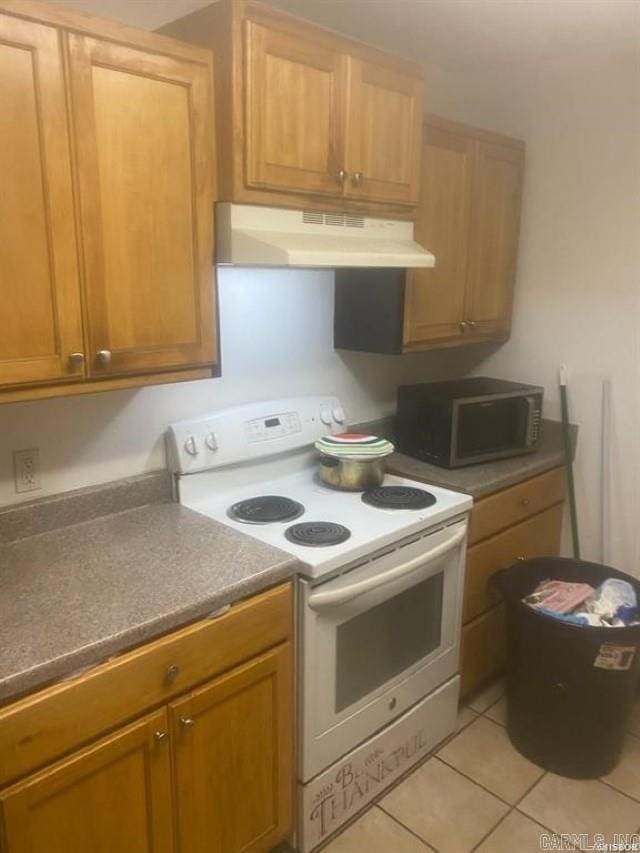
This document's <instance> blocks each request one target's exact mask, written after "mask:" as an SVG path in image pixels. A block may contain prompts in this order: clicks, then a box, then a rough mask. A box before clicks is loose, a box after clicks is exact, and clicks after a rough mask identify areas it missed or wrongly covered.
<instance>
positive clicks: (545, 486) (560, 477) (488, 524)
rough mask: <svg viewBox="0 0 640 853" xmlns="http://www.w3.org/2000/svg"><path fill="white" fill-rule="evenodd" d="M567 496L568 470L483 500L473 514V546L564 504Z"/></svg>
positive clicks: (530, 481)
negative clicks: (565, 476) (566, 479)
mask: <svg viewBox="0 0 640 853" xmlns="http://www.w3.org/2000/svg"><path fill="white" fill-rule="evenodd" d="M564 496H565V481H564V468H552V469H551V471H545V473H544V474H540V475H539V476H537V477H532V478H531V479H530V480H525V481H524V482H523V483H518V484H517V485H515V486H510V487H509V488H508V489H503V490H502V491H501V492H496V493H495V494H493V495H489V496H488V497H486V498H482V499H481V500H479V501H478V503H477V504H475V506H474V507H473V512H472V513H471V521H470V522H469V545H473V544H474V543H475V542H480V541H481V540H482V539H487V538H488V537H489V536H493V534H494V533H498V532H499V531H500V530H504V529H505V528H506V527H511V525H513V524H517V523H518V522H519V521H522V520H523V519H525V518H529V516H531V515H535V514H536V513H538V512H541V511H542V510H543V509H546V508H547V507H549V506H553V504H557V503H560V502H561V501H563V500H564Z"/></svg>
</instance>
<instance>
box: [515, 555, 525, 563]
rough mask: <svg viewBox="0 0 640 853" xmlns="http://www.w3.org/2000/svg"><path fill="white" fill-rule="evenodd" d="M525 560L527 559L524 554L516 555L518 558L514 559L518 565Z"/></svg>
mask: <svg viewBox="0 0 640 853" xmlns="http://www.w3.org/2000/svg"><path fill="white" fill-rule="evenodd" d="M526 559H527V558H526V557H525V555H524V554H518V556H517V557H516V560H517V561H518V562H519V563H524V561H525V560H526Z"/></svg>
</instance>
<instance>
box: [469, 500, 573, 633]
mask: <svg viewBox="0 0 640 853" xmlns="http://www.w3.org/2000/svg"><path fill="white" fill-rule="evenodd" d="M563 508H564V504H561V503H560V504H556V505H555V506H552V507H550V508H549V509H546V510H544V511H543V512H541V513H538V515H534V516H533V517H532V518H528V519H527V520H526V521H522V522H520V524H516V525H514V526H513V527H510V528H508V529H507V530H503V531H502V533H498V534H497V535H496V536H492V537H491V538H490V539H485V540H484V541H483V542H480V543H479V544H477V545H473V546H472V547H471V548H469V550H468V552H467V578H466V583H465V592H464V610H463V615H462V621H463V622H464V623H466V622H469V620H471V619H473V618H474V617H476V616H479V615H480V613H483V612H484V611H485V610H488V609H489V608H490V607H492V606H494V605H495V604H497V603H498V601H499V597H498V596H497V595H496V593H494V592H493V591H492V590H491V588H490V586H489V580H490V578H491V576H492V575H493V574H494V572H497V571H498V569H505V568H507V567H508V566H512V565H513V564H514V563H515V562H516V560H519V559H521V558H523V557H524V558H525V559H529V558H530V557H548V556H556V555H557V553H558V550H559V548H560V533H561V530H562V512H563Z"/></svg>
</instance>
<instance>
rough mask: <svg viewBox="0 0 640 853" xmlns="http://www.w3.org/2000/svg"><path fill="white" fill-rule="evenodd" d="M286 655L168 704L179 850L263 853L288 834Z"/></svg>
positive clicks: (277, 653)
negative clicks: (172, 747)
mask: <svg viewBox="0 0 640 853" xmlns="http://www.w3.org/2000/svg"><path fill="white" fill-rule="evenodd" d="M292 707H293V693H292V652H291V645H290V644H289V643H287V644H284V645H282V646H278V647H277V648H275V649H273V650H272V651H270V652H267V653H266V654H264V655H261V656H260V657H257V658H254V659H253V660H252V661H250V662H249V663H247V664H245V665H244V666H241V667H238V668H237V669H235V670H232V671H231V672H230V673H228V674H227V675H225V676H222V677H221V678H219V679H217V680H216V681H212V682H210V683H209V684H207V685H205V686H204V687H201V688H200V689H198V690H195V691H194V692H192V693H191V694H189V695H188V696H186V697H185V698H183V699H179V700H177V701H176V702H174V703H172V704H171V705H170V716H171V726H172V738H173V742H174V755H173V759H174V760H173V768H174V792H175V803H176V821H177V838H178V842H179V849H180V850H182V851H185V853H241V851H242V853H267V851H269V850H271V849H272V848H273V846H274V845H275V844H276V843H277V842H278V841H279V840H281V839H282V838H283V837H284V836H285V835H286V834H287V833H288V832H289V831H290V830H291V822H292V795H293V776H292V767H293V752H292V748H293V744H292V740H293V738H292V726H293V719H292Z"/></svg>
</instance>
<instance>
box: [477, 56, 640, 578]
mask: <svg viewBox="0 0 640 853" xmlns="http://www.w3.org/2000/svg"><path fill="white" fill-rule="evenodd" d="M639 72H640V62H639V59H638V55H637V53H636V54H631V53H629V54H628V55H624V54H617V55H607V54H602V53H601V54H591V55H589V56H583V57H581V58H574V59H572V60H571V61H566V60H565V61H556V62H546V63H544V65H538V66H536V67H525V68H523V69H521V70H520V72H519V73H518V74H517V75H515V78H514V79H512V81H511V85H512V86H513V87H514V89H515V92H516V97H513V98H511V99H510V102H509V109H510V110H512V111H513V113H512V116H511V118H510V119H509V121H510V123H511V124H512V126H513V128H514V130H515V131H516V132H517V133H518V134H519V135H521V136H522V137H524V138H525V139H526V142H527V166H526V182H525V194H524V208H523V220H522V231H521V240H520V256H519V270H518V284H517V289H516V300H515V312H514V325H513V336H512V338H511V340H510V342H509V343H508V344H506V345H505V346H504V347H502V348H500V349H499V350H497V351H496V352H495V353H494V354H493V355H492V356H491V357H490V358H488V359H487V360H486V361H485V362H484V363H482V364H481V365H480V366H479V368H478V370H479V371H482V372H487V373H490V374H491V375H496V376H502V377H505V378H516V379H519V380H523V381H531V382H537V383H540V384H543V385H544V386H545V387H546V392H547V393H546V413H547V414H548V415H551V416H552V417H558V416H559V396H558V390H557V379H556V376H557V374H556V371H557V367H558V365H559V364H560V363H562V362H564V363H565V364H566V365H567V366H568V368H569V377H570V388H569V393H570V404H571V415H572V418H573V419H574V420H575V421H576V422H578V423H579V424H580V443H579V448H578V456H577V463H576V483H577V491H578V507H579V520H580V528H581V531H580V532H581V539H582V544H583V552H584V554H585V555H586V556H587V557H591V558H594V559H596V560H597V559H599V557H600V553H601V535H600V517H601V505H600V440H601V384H602V380H603V378H604V377H610V378H611V381H612V388H613V443H612V470H611V479H610V482H611V487H612V512H611V518H610V520H611V525H612V526H611V531H612V540H611V541H612V547H611V553H610V554H608V555H605V558H606V559H608V560H610V561H611V562H612V563H613V564H615V565H618V566H620V567H621V568H623V569H626V570H631V571H634V572H635V573H636V574H638V575H640V562H639V554H638V535H637V533H636V530H637V528H638V521H639V515H638V509H639V507H640V501H639V499H638V490H639V488H640V487H639V485H638V480H639V475H640V449H639V444H638V423H639V422H640V421H639V417H640V381H639V369H640V360H639V357H638V356H639V346H638V340H639V338H638V327H639V323H640V73H639Z"/></svg>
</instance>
